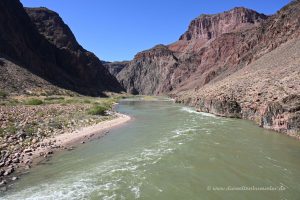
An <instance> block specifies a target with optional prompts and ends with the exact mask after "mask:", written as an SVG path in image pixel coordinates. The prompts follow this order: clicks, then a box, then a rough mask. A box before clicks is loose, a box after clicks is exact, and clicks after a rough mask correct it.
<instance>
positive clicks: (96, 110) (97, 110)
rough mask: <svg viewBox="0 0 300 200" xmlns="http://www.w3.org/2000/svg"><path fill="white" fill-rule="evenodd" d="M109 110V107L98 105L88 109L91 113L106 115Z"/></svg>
mask: <svg viewBox="0 0 300 200" xmlns="http://www.w3.org/2000/svg"><path fill="white" fill-rule="evenodd" d="M107 110H108V107H105V106H101V105H96V106H93V107H92V108H91V109H89V110H88V114H90V115H106V111H107Z"/></svg>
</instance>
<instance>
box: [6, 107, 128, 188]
mask: <svg viewBox="0 0 300 200" xmlns="http://www.w3.org/2000/svg"><path fill="white" fill-rule="evenodd" d="M113 115H114V116H115V118H113V119H110V120H107V121H102V122H100V123H98V124H95V125H92V126H88V127H82V128H79V129H77V130H75V131H73V132H69V133H68V132H66V133H63V134H59V135H55V136H53V137H51V138H46V139H44V140H43V141H41V142H40V143H39V144H38V145H37V148H33V147H30V148H28V149H25V150H24V151H23V153H22V154H21V155H20V157H21V158H22V160H21V162H20V163H19V165H18V167H17V168H16V169H15V170H14V173H11V174H10V175H9V176H7V177H6V178H5V179H3V180H2V182H1V185H0V187H1V190H2V191H3V190H4V191H5V190H6V189H7V188H6V186H9V185H10V183H12V182H13V181H15V180H17V179H18V177H19V176H22V175H24V174H26V173H28V171H29V169H30V168H31V167H34V166H36V165H38V164H40V163H42V162H44V161H46V160H47V159H49V158H51V156H52V155H53V154H54V153H58V152H62V151H66V150H67V151H71V150H73V149H74V148H75V147H76V146H78V145H80V144H84V143H86V142H89V141H91V140H94V139H100V138H101V137H103V136H105V135H107V134H108V133H109V131H110V129H111V128H116V127H118V126H120V125H123V124H124V123H126V122H128V121H130V120H131V119H132V118H131V117H130V116H128V115H124V114H121V113H114V114H113Z"/></svg>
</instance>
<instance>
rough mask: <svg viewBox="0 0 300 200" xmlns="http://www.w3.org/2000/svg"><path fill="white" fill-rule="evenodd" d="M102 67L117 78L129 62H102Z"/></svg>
mask: <svg viewBox="0 0 300 200" xmlns="http://www.w3.org/2000/svg"><path fill="white" fill-rule="evenodd" d="M102 64H103V66H104V67H105V68H106V69H107V70H108V71H109V72H110V73H111V74H112V75H113V76H115V77H116V76H117V75H118V74H119V73H120V71H122V70H123V69H124V68H125V67H126V66H127V65H128V64H129V61H122V62H105V61H102Z"/></svg>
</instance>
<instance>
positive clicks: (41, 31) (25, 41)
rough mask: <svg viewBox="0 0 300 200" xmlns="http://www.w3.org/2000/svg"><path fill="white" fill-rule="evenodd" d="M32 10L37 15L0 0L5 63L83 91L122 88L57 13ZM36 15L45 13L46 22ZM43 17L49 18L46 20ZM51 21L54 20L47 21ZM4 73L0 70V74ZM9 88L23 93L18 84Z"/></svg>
mask: <svg viewBox="0 0 300 200" xmlns="http://www.w3.org/2000/svg"><path fill="white" fill-rule="evenodd" d="M38 10H40V11H41V12H40V14H39V13H38V12H37V11H38ZM27 11H28V10H27ZM31 11H32V12H33V11H36V14H34V15H31V18H30V17H29V16H28V14H27V13H26V12H25V10H24V8H23V7H22V4H21V3H20V2H19V1H18V0H2V1H1V2H0V29H1V33H0V56H1V58H2V61H3V62H4V63H8V64H9V65H10V66H12V67H13V66H19V67H21V68H22V70H23V69H24V72H30V73H33V74H34V75H35V76H38V77H41V78H42V79H43V80H44V81H45V82H47V83H51V84H52V85H55V86H58V87H61V88H65V89H69V90H74V91H77V92H79V93H82V94H88V95H101V94H102V92H103V91H106V90H109V91H115V92H119V91H121V90H122V88H121V86H120V85H119V83H118V82H117V80H116V79H115V78H114V77H112V76H111V75H110V74H109V72H108V71H107V70H106V69H105V68H104V67H103V66H102V64H101V62H100V61H99V59H98V58H97V57H96V56H94V55H93V54H92V53H90V52H88V51H86V50H84V49H83V48H82V47H80V45H78V43H77V42H76V39H75V37H74V36H73V34H72V32H71V31H70V29H69V28H68V27H67V26H66V25H65V24H64V23H63V21H62V20H61V18H60V17H59V16H58V15H57V14H56V13H54V12H51V11H49V10H47V9H44V8H42V9H33V10H31ZM29 12H30V11H29ZM42 13H49V15H47V14H42ZM50 13H51V15H50ZM39 15H44V17H45V18H44V19H45V22H43V21H40V22H37V21H38V20H39V19H40V20H44V19H43V18H42V17H41V18H39V17H38V16H39ZM46 18H47V19H49V21H47V22H46ZM51 20H53V22H54V23H49V22H50V21H51ZM33 22H36V23H33ZM52 33H55V34H52ZM60 33H62V34H60ZM47 36H49V37H47ZM66 41H67V42H66ZM11 62H12V63H14V65H11V64H10V63H11ZM21 68H19V69H21ZM15 70H17V68H15ZM2 71H3V72H5V70H2ZM6 76H7V74H5V73H4V74H2V73H1V77H6ZM19 76H22V73H20V74H19ZM12 77H14V78H16V80H15V81H11V83H12V84H13V83H14V82H15V83H16V82H18V80H17V79H18V78H19V77H16V76H12ZM21 78H22V77H21ZM24 80H28V79H24ZM35 80H36V79H34V80H33V81H29V82H26V84H25V85H28V88H27V89H32V88H36V87H37V85H36V84H37V83H38V82H36V81H35ZM3 87H5V85H4V86H3ZM9 87H11V88H14V90H13V92H17V93H23V92H24V91H23V90H20V89H19V88H18V87H17V85H13V86H9ZM42 87H45V86H42Z"/></svg>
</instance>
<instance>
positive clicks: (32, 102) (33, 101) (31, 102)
mask: <svg viewBox="0 0 300 200" xmlns="http://www.w3.org/2000/svg"><path fill="white" fill-rule="evenodd" d="M43 103H44V102H43V101H42V100H40V99H28V100H27V101H25V104H26V105H42V104H43Z"/></svg>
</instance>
